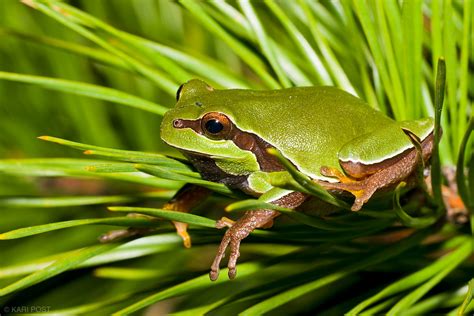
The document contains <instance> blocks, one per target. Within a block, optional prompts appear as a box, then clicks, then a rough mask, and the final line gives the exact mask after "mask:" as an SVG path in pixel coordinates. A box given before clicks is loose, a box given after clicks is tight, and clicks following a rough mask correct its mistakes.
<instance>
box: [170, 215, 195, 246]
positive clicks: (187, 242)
mask: <svg viewBox="0 0 474 316" xmlns="http://www.w3.org/2000/svg"><path fill="white" fill-rule="evenodd" d="M173 225H174V227H175V228H176V232H177V233H178V235H179V237H181V238H182V239H183V245H184V247H185V248H191V236H189V233H188V226H189V225H188V224H187V223H182V222H174V221H173Z"/></svg>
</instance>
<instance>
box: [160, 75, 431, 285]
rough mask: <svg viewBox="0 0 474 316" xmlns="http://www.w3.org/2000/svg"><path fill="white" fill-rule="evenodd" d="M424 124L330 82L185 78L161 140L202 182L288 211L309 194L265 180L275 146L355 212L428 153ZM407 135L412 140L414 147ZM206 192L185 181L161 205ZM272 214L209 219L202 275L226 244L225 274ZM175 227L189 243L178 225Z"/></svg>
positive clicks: (185, 202)
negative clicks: (264, 198) (209, 249)
mask: <svg viewBox="0 0 474 316" xmlns="http://www.w3.org/2000/svg"><path fill="white" fill-rule="evenodd" d="M433 129H434V122H433V119H432V118H424V119H419V120H411V121H403V122H397V121H394V120H393V119H391V118H389V117H387V116H386V115H384V114H383V113H381V112H379V111H377V110H375V109H373V108H371V107H370V106H369V105H368V104H367V103H365V102H364V101H363V100H361V99H359V98H357V97H355V96H353V95H351V94H349V93H347V92H345V91H342V90H340V89H337V88H335V87H328V86H320V87H295V88H287V89H281V90H269V91H258V90H240V89H230V90H217V89H213V88H212V87H210V86H209V85H208V84H206V83H205V82H203V81H201V80H197V79H193V80H191V81H189V82H187V83H185V84H183V85H182V86H181V87H180V88H179V90H178V92H177V104H176V106H175V107H174V108H173V109H171V110H169V111H168V112H167V113H166V114H165V115H164V118H163V121H162V125H161V138H162V139H163V141H164V142H165V143H167V144H169V145H170V146H172V147H175V148H177V149H178V150H180V151H181V152H182V153H183V154H184V155H185V156H186V157H187V158H188V159H189V160H190V162H191V163H192V164H193V165H194V167H195V168H196V169H197V170H198V172H199V173H200V174H201V176H202V177H203V178H204V179H207V180H210V181H214V182H219V183H223V184H225V185H227V186H228V187H230V188H233V189H239V190H242V191H243V192H245V193H247V194H249V195H252V196H256V197H258V196H261V195H263V194H267V193H268V192H272V191H271V190H273V191H274V192H276V193H275V194H273V195H271V196H273V197H272V199H271V200H270V202H271V203H274V204H277V205H280V206H284V207H287V208H296V207H298V206H300V205H301V204H302V203H303V202H305V200H307V199H308V196H307V195H306V194H303V193H300V192H294V191H288V190H283V189H279V190H278V189H276V188H273V187H272V186H271V185H270V184H269V183H266V182H265V180H264V179H265V177H264V175H265V174H267V173H271V172H278V171H282V170H284V168H283V167H282V165H281V164H280V163H279V161H278V160H277V159H276V158H275V157H274V156H272V155H270V154H269V153H268V152H267V149H269V148H275V149H277V150H278V151H280V152H281V154H282V155H283V156H284V157H286V158H287V159H288V160H289V161H290V162H291V163H292V164H293V165H294V166H295V167H296V168H297V169H298V170H299V171H301V172H302V173H304V174H306V175H307V176H309V177H310V178H311V179H313V180H314V181H315V182H317V183H319V184H321V185H322V186H323V187H324V188H326V189H327V190H328V191H329V192H331V193H333V194H337V193H338V192H339V193H344V192H349V193H351V194H352V195H354V197H355V200H354V203H353V205H352V210H353V211H357V210H359V209H360V208H361V207H362V206H363V204H364V203H366V202H367V201H368V200H369V199H370V198H371V196H372V195H373V194H374V193H375V191H377V190H379V189H382V188H386V187H389V186H393V185H395V184H397V183H399V182H401V181H402V180H405V179H407V178H408V177H409V176H411V175H412V174H413V173H414V171H415V170H416V168H417V167H418V165H419V164H420V162H421V161H422V159H423V160H424V161H427V160H428V159H429V157H430V155H431V151H432V148H433ZM408 132H409V133H411V134H412V135H416V137H417V138H418V139H419V141H420V144H421V151H420V150H419V149H418V150H417V149H416V147H415V146H414V144H413V142H412V140H411V139H410V138H409V137H408V136H407V134H406V133H408ZM420 154H421V156H422V157H420ZM421 158H422V159H421ZM207 194H208V193H207V192H206V191H205V190H202V189H197V188H195V187H190V186H185V187H184V188H183V190H181V191H179V192H178V194H177V196H176V197H175V198H174V199H173V200H172V201H170V202H169V203H168V204H167V205H166V208H167V209H172V210H177V211H188V210H189V209H190V208H191V207H193V206H194V205H195V204H196V203H197V202H198V201H199V200H200V197H203V196H205V195H207ZM346 194H347V193H346ZM278 215H279V213H278V212H277V211H274V210H265V209H263V210H255V211H247V212H246V213H245V214H244V215H243V216H242V217H241V218H240V219H239V220H238V221H236V222H232V221H230V220H228V219H225V218H223V219H221V220H219V221H217V222H216V226H217V227H218V228H223V227H226V226H227V227H229V228H228V230H227V231H226V233H225V235H224V237H223V239H222V242H221V244H220V246H219V249H218V251H217V255H216V257H215V259H214V262H213V264H212V266H211V271H210V278H211V280H216V279H217V277H218V275H219V264H220V261H221V259H222V258H223V257H224V254H225V251H226V248H228V247H229V248H230V257H229V262H228V268H229V270H228V275H229V277H230V278H231V279H232V278H234V277H235V275H236V262H237V258H238V257H239V247H240V242H241V241H242V240H243V239H244V238H245V237H247V236H248V235H249V234H250V233H251V232H252V231H253V230H254V229H256V228H266V227H269V226H271V225H272V223H273V219H274V218H275V217H277V216H278ZM175 225H176V227H177V229H178V233H179V234H180V235H181V236H182V237H183V238H184V239H185V244H187V245H188V246H189V245H190V244H189V236H188V235H187V232H186V227H187V226H186V225H185V224H183V223H175Z"/></svg>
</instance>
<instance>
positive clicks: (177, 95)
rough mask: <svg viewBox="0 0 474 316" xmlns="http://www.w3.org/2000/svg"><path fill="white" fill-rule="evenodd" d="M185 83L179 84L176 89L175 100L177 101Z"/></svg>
mask: <svg viewBox="0 0 474 316" xmlns="http://www.w3.org/2000/svg"><path fill="white" fill-rule="evenodd" d="M184 85H185V83H183V84H182V85H180V86H179V88H178V91H176V101H179V97H180V96H181V90H183V86H184Z"/></svg>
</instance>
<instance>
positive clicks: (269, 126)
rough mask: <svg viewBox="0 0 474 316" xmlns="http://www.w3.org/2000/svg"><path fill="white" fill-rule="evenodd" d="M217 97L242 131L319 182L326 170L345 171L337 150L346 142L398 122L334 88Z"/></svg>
mask: <svg viewBox="0 0 474 316" xmlns="http://www.w3.org/2000/svg"><path fill="white" fill-rule="evenodd" d="M215 93H219V94H221V95H220V96H219V98H217V99H218V100H221V102H225V104H219V105H217V104H216V105H215V110H217V111H224V112H225V113H226V114H227V115H228V116H229V117H230V118H231V119H232V120H233V121H234V123H235V124H236V125H237V127H239V128H240V129H241V130H244V131H248V132H252V133H256V134H257V135H259V136H260V137H261V138H263V139H264V140H265V141H266V142H268V143H270V144H271V145H273V146H275V147H276V148H278V149H279V150H280V151H281V152H282V154H283V155H284V156H285V157H287V158H288V159H289V160H291V161H292V162H293V163H294V164H295V165H296V166H297V167H298V168H299V169H300V170H302V171H304V172H305V173H306V174H308V175H311V176H313V177H317V178H324V177H322V176H321V174H320V172H319V169H320V167H321V166H332V167H335V168H340V167H339V160H338V152H339V150H340V149H341V148H342V146H343V145H344V144H346V143H348V142H349V141H351V140H352V139H354V138H356V137H359V136H362V135H364V134H367V133H371V132H373V131H374V130H377V129H381V128H382V127H386V126H388V125H392V124H396V122H395V121H393V120H392V119H390V118H389V117H387V116H385V115H384V114H382V113H381V112H379V111H376V110H374V109H372V108H371V107H370V106H368V105H367V103H365V102H364V101H362V100H361V99H359V98H357V97H355V96H353V95H351V94H349V93H347V92H344V91H342V90H340V89H337V88H334V87H300V88H289V89H283V90H270V91H252V90H217V91H215ZM214 100H216V99H214ZM209 110H212V106H211V107H209Z"/></svg>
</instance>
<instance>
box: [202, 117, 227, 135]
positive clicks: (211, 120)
mask: <svg viewBox="0 0 474 316" xmlns="http://www.w3.org/2000/svg"><path fill="white" fill-rule="evenodd" d="M231 130H232V122H231V121H230V119H229V118H228V117H227V116H226V115H224V114H222V113H218V112H209V113H207V114H206V115H204V116H203V117H202V119H201V131H202V132H203V133H204V134H205V135H206V136H207V137H209V138H212V139H227V137H228V136H229V134H230V131H231Z"/></svg>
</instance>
